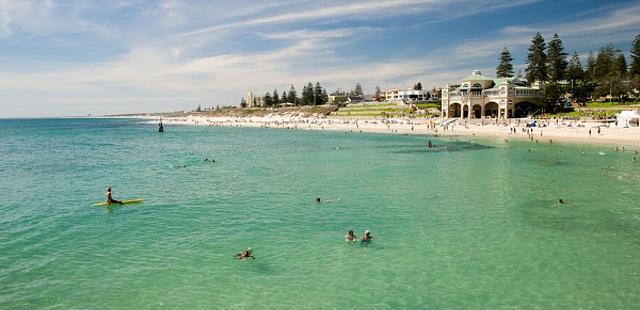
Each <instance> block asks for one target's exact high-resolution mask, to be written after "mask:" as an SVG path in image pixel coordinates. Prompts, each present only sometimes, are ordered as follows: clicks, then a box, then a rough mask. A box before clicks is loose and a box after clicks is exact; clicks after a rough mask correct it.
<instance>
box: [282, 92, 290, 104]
mask: <svg viewBox="0 0 640 310" xmlns="http://www.w3.org/2000/svg"><path fill="white" fill-rule="evenodd" d="M280 102H282V103H289V102H290V101H289V100H288V98H287V92H286V91H284V90H283V91H282V96H280Z"/></svg>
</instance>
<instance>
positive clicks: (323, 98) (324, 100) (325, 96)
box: [321, 88, 329, 104]
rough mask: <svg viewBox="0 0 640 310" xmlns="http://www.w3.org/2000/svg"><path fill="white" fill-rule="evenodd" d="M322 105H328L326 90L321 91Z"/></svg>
mask: <svg viewBox="0 0 640 310" xmlns="http://www.w3.org/2000/svg"><path fill="white" fill-rule="evenodd" d="M321 98H322V104H327V103H329V95H327V89H326V88H325V89H322V96H321Z"/></svg>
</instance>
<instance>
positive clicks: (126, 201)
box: [94, 198, 144, 207]
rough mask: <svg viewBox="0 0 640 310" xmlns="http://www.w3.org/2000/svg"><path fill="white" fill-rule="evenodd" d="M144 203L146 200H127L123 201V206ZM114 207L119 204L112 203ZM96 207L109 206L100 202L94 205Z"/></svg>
mask: <svg viewBox="0 0 640 310" xmlns="http://www.w3.org/2000/svg"><path fill="white" fill-rule="evenodd" d="M143 201H144V198H136V199H127V200H122V204H123V205H128V204H132V203H141V202H143ZM111 205H112V206H114V205H115V206H117V205H119V204H117V203H112V204H111ZM94 206H98V207H105V206H107V202H106V201H100V202H98V203H96V204H94Z"/></svg>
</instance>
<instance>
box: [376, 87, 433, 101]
mask: <svg viewBox="0 0 640 310" xmlns="http://www.w3.org/2000/svg"><path fill="white" fill-rule="evenodd" d="M428 94H429V92H428V91H426V90H415V89H392V90H386V91H382V92H381V95H382V97H383V98H384V100H385V101H427V100H429V99H430V96H429V95H428Z"/></svg>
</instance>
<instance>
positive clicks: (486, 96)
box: [442, 70, 542, 118]
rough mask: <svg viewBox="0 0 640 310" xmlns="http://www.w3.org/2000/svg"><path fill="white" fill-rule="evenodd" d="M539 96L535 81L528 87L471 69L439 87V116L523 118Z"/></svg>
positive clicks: (518, 81)
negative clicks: (440, 111)
mask: <svg viewBox="0 0 640 310" xmlns="http://www.w3.org/2000/svg"><path fill="white" fill-rule="evenodd" d="M541 97H542V90H541V89H540V86H539V84H534V85H533V86H531V87H530V86H528V85H527V82H526V81H524V80H521V79H519V78H517V77H511V78H499V79H494V78H490V77H486V76H484V75H482V73H481V72H480V71H479V70H474V71H473V72H472V73H471V74H470V75H468V76H467V77H465V78H464V79H462V81H460V84H459V85H455V86H449V85H447V86H446V87H445V88H443V89H442V117H449V118H452V117H461V118H485V117H490V118H510V117H526V116H527V115H529V114H531V113H533V112H536V106H535V103H536V102H539V100H540V99H541Z"/></svg>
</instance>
